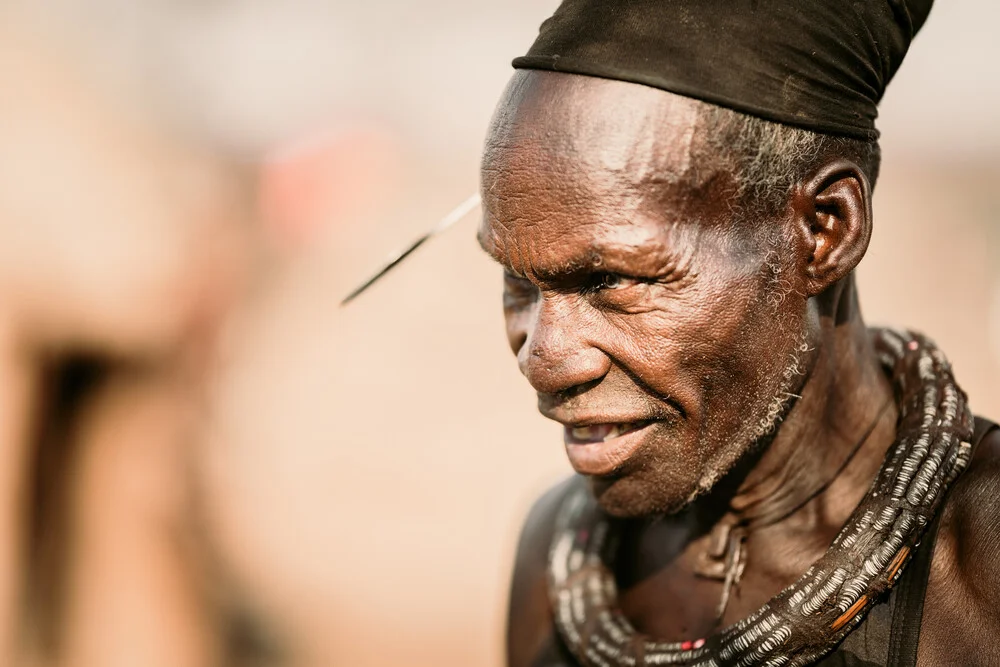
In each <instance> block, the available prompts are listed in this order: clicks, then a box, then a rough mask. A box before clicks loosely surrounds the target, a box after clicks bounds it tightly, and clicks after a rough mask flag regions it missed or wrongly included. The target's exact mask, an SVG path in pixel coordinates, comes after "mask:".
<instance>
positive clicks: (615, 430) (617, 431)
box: [604, 424, 625, 442]
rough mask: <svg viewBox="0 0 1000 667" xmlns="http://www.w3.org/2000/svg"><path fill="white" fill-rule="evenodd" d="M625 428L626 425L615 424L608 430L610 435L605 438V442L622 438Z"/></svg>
mask: <svg viewBox="0 0 1000 667" xmlns="http://www.w3.org/2000/svg"><path fill="white" fill-rule="evenodd" d="M624 428H625V425H624V424H613V425H612V426H611V428H610V429H608V434H607V435H606V436H604V442H607V441H608V440H612V439H614V438H617V437H618V436H620V435H621V434H622V431H623V429H624Z"/></svg>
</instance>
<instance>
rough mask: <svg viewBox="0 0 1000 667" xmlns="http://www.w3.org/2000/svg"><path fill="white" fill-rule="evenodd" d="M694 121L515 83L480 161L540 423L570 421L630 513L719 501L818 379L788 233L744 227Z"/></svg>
mask: <svg viewBox="0 0 1000 667" xmlns="http://www.w3.org/2000/svg"><path fill="white" fill-rule="evenodd" d="M697 110H698V103H696V102H693V101H691V100H688V99H686V98H682V97H679V96H675V95H671V94H669V93H664V92H662V91H658V90H653V89H649V88H646V87H643V86H638V85H633V84H628V83H622V82H617V81H605V80H600V79H594V78H588V77H580V76H573V75H565V74H557V73H543V72H521V73H518V75H517V76H515V78H514V81H513V82H512V84H511V86H510V87H509V88H508V90H507V93H506V96H505V98H504V101H503V102H501V106H500V108H499V109H498V112H497V114H496V116H495V118H494V121H493V126H492V128H491V132H490V135H489V139H488V141H487V145H486V151H485V155H484V158H483V172H482V188H483V199H484V210H485V215H484V220H483V224H482V227H481V229H480V242H481V243H482V245H483V248H484V249H485V250H486V251H487V252H488V253H489V254H490V255H492V256H493V257H494V258H495V259H496V260H497V261H499V262H500V263H501V264H502V265H503V266H504V269H505V277H504V314H505V318H506V325H507V335H508V339H509V341H510V345H511V348H512V349H513V351H514V352H515V353H516V355H517V359H518V364H519V366H520V368H521V371H522V372H523V373H524V375H525V377H526V378H527V379H528V381H529V382H530V383H531V384H532V386H533V387H534V388H535V389H536V391H537V392H538V405H539V410H540V411H541V412H542V414H544V415H545V416H546V417H549V418H550V419H554V420H556V421H559V422H560V423H562V424H564V425H565V444H566V452H567V455H568V456H569V460H570V463H571V464H572V466H573V468H574V469H575V470H576V471H577V472H578V473H580V474H583V475H586V476H588V477H589V478H590V479H591V481H592V485H593V488H594V491H595V493H596V495H597V497H598V499H599V501H600V502H601V504H602V505H603V506H604V508H605V509H606V510H608V511H609V512H611V513H613V514H616V515H619V516H639V515H644V514H649V513H654V512H674V511H677V510H678V509H680V508H682V507H683V506H685V505H686V504H687V503H689V502H690V501H691V500H692V499H693V498H694V497H695V496H697V495H698V494H699V493H701V492H703V491H705V490H707V489H708V488H710V487H711V486H712V485H713V484H714V483H715V481H716V480H717V479H718V478H719V477H720V476H721V475H722V474H724V473H725V472H726V471H727V470H728V469H729V468H730V467H731V466H732V464H733V463H734V462H735V461H736V460H737V459H738V458H739V456H740V455H741V454H742V453H744V452H745V451H746V450H747V448H748V447H750V445H752V444H753V443H754V442H755V441H756V440H758V439H759V438H760V437H761V436H763V435H764V434H765V433H767V432H768V431H769V430H770V429H771V427H772V426H773V425H774V424H775V423H776V422H777V421H778V420H779V419H780V417H781V413H782V409H783V407H784V406H785V404H786V403H787V399H788V397H789V396H790V395H791V394H792V393H793V392H795V391H797V389H798V387H799V386H800V384H801V382H802V372H803V370H804V367H805V366H807V365H808V360H807V356H808V355H806V354H805V352H806V351H807V350H806V347H807V346H806V341H808V340H809V339H810V338H811V337H810V336H809V335H808V333H807V329H812V327H811V326H810V325H809V324H808V322H811V321H812V318H809V317H808V316H807V313H808V309H807V307H806V299H805V297H803V296H801V295H800V294H801V292H800V291H798V290H797V289H796V287H797V285H796V283H795V280H794V278H793V277H792V276H793V274H794V263H793V262H791V261H790V260H789V258H787V257H784V256H783V254H782V253H781V252H780V251H781V250H782V246H781V243H780V239H781V238H782V232H783V229H784V226H785V224H786V223H785V221H784V220H783V219H772V220H765V221H760V222H758V223H756V225H757V229H754V225H750V224H748V223H746V222H740V221H738V220H737V218H736V216H735V214H734V208H733V202H734V199H733V197H732V193H733V187H734V181H733V178H732V175H731V174H730V173H728V171H727V170H726V169H725V168H720V167H713V166H710V165H713V164H715V165H718V164H721V161H720V160H713V159H711V157H712V156H711V155H708V154H706V153H705V149H704V148H702V147H703V145H704V144H703V142H702V138H703V137H702V129H701V126H700V122H699V117H698V113H697ZM746 217H748V216H743V218H746ZM751 217H752V216H751ZM764 226H768V227H769V229H764V228H763V227H764Z"/></svg>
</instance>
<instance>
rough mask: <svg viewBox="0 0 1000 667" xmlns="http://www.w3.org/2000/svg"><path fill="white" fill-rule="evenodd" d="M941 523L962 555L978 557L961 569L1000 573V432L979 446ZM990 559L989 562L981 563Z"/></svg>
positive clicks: (946, 508) (987, 437) (947, 505)
mask: <svg viewBox="0 0 1000 667" xmlns="http://www.w3.org/2000/svg"><path fill="white" fill-rule="evenodd" d="M941 519H942V527H943V528H945V532H946V533H947V534H948V535H949V536H950V537H952V538H953V539H954V540H956V542H957V546H958V547H960V551H962V552H966V553H968V554H969V555H973V556H976V558H975V560H974V561H971V562H968V563H960V565H962V566H963V567H970V566H971V567H975V566H976V565H979V564H981V565H984V566H988V567H990V568H991V569H992V570H995V571H998V572H1000V559H998V558H997V557H998V556H1000V530H998V529H1000V429H994V430H993V431H991V432H990V433H988V434H987V435H986V437H985V438H983V440H982V441H981V442H980V443H979V445H978V447H977V448H976V451H975V453H974V454H973V458H972V461H971V462H970V463H969V467H968V469H966V471H965V472H964V473H963V474H962V475H961V476H960V477H959V478H958V480H956V482H955V484H954V487H953V488H952V490H951V493H950V494H949V495H948V498H947V500H946V502H945V507H944V514H943V516H942V517H941ZM987 556H989V558H988V559H987V561H986V562H981V563H980V561H981V560H982V559H984V558H985V557H987ZM963 560H964V559H963ZM998 586H1000V577H998Z"/></svg>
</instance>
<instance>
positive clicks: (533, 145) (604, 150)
mask: <svg viewBox="0 0 1000 667" xmlns="http://www.w3.org/2000/svg"><path fill="white" fill-rule="evenodd" d="M703 107H704V104H703V103H701V102H697V101H695V100H692V99H689V98H686V97H681V96H679V95H674V94H672V93H668V92H665V91H662V90H657V89H654V88H650V87H647V86H642V85H639V84H634V83H628V82H624V81H613V80H608V79H600V78H596V77H589V76H580V75H576V74H564V73H554V72H539V71H518V72H517V73H516V74H515V76H514V77H513V79H512V80H511V82H510V84H509V85H508V87H507V89H506V90H505V91H504V95H503V97H502V98H501V101H500V104H499V105H498V108H497V111H496V114H495V115H494V117H493V121H492V123H491V126H490V131H489V134H488V136H487V142H486V150H485V152H484V156H483V170H484V177H503V176H504V175H505V172H506V170H511V169H518V168H535V169H544V168H546V166H548V167H550V168H554V167H572V168H573V169H574V171H575V172H577V173H580V174H583V175H591V176H594V177H595V178H609V177H614V178H615V180H618V181H621V182H622V184H623V185H627V184H629V182H631V181H634V182H636V183H641V182H643V181H645V180H650V179H654V180H659V181H664V182H669V181H681V180H684V179H685V178H687V177H688V176H689V175H690V173H691V171H692V169H693V168H694V157H695V154H696V153H697V152H699V151H701V150H703V148H702V147H703V142H701V141H698V130H699V129H700V121H699V119H700V115H699V111H700V110H701V109H702V108H703Z"/></svg>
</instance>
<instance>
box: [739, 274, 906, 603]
mask: <svg viewBox="0 0 1000 667" xmlns="http://www.w3.org/2000/svg"><path fill="white" fill-rule="evenodd" d="M821 299H824V301H821V304H820V309H821V314H822V317H821V332H822V333H821V344H820V345H818V349H817V357H816V359H815V362H814V364H813V366H812V369H811V372H810V374H809V377H808V379H807V380H806V382H805V384H804V386H803V387H802V389H801V392H800V397H799V398H798V400H797V401H796V403H795V405H794V406H793V407H792V408H791V410H790V411H789V413H788V414H787V416H786V417H785V419H784V420H783V421H782V423H781V426H780V428H779V429H778V431H777V433H776V434H775V436H774V438H773V440H772V441H771V443H770V444H769V445H768V447H767V449H766V450H765V451H764V452H763V453H762V454H761V455H760V456H759V458H758V459H757V461H756V463H755V464H754V465H753V467H752V468H751V469H750V470H749V471H748V472H747V473H746V476H745V477H743V479H742V481H741V483H740V484H739V486H738V488H737V490H736V492H735V493H734V494H733V495H732V496H731V497H730V498H729V515H728V516H726V517H724V519H723V520H729V521H733V520H734V519H735V520H738V521H742V522H744V523H746V524H748V525H749V527H750V531H749V533H748V535H747V538H746V539H747V541H746V548H747V575H748V576H750V577H753V576H754V570H757V574H758V575H759V574H761V573H762V572H763V573H766V574H767V577H768V578H770V579H773V580H776V581H778V580H788V581H785V582H784V583H786V584H787V583H791V580H794V578H796V577H797V576H798V575H800V574H801V573H802V572H803V571H804V570H805V569H806V568H807V567H808V566H809V564H811V563H812V562H813V561H814V560H815V559H816V558H818V557H819V556H820V555H822V553H823V552H824V551H825V550H826V548H827V547H828V546H829V544H830V543H831V542H832V540H833V538H834V537H835V536H836V534H837V532H838V531H839V530H840V528H841V527H842V526H843V525H844V523H845V522H846V521H847V518H848V517H849V516H850V514H851V512H852V511H853V510H854V508H855V507H856V506H857V504H858V503H859V502H860V500H861V499H862V498H863V496H864V494H865V492H866V491H867V490H868V488H869V487H870V485H871V482H872V480H873V479H874V477H875V475H876V473H877V472H878V469H879V467H880V466H881V464H882V461H883V459H884V456H885V452H886V450H887V449H888V448H889V446H890V445H891V444H892V442H893V441H894V439H895V424H896V419H897V416H898V411H897V408H896V405H895V402H894V400H893V390H892V386H891V384H890V382H889V380H888V378H887V377H886V375H885V372H884V371H883V370H882V368H881V365H880V364H879V362H878V359H877V357H876V354H875V351H874V348H873V345H872V340H871V336H870V335H869V333H868V330H867V328H866V326H865V324H864V321H863V319H862V318H861V313H860V310H859V308H858V305H857V295H856V292H855V289H854V283H853V280H851V279H849V280H847V281H845V282H844V284H842V285H840V286H838V288H837V289H836V291H834V292H831V293H830V294H826V295H823V297H821Z"/></svg>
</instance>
